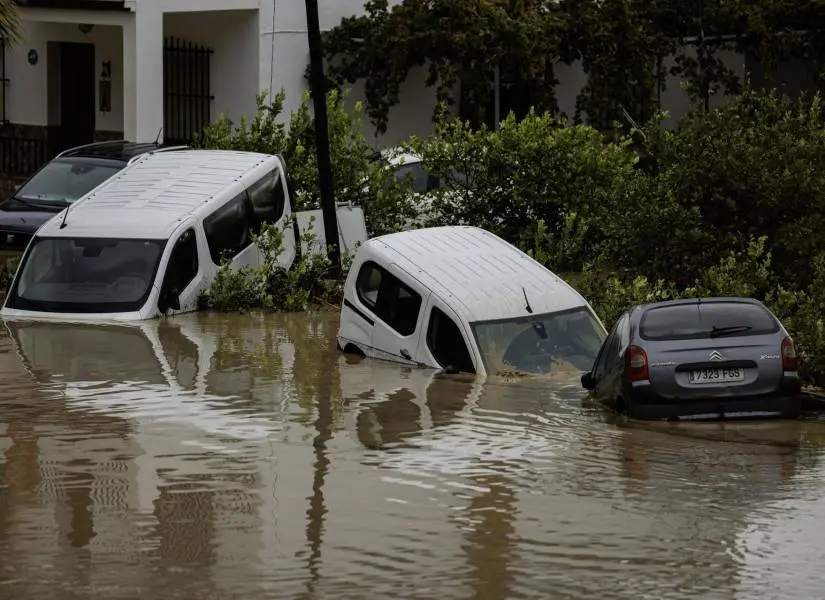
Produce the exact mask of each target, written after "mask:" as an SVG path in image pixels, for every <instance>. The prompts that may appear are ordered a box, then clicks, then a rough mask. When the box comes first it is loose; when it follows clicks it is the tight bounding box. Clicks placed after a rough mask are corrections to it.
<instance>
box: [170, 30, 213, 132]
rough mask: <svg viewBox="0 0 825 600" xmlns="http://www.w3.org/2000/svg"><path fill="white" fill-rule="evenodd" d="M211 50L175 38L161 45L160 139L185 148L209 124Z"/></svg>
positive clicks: (210, 108)
mask: <svg viewBox="0 0 825 600" xmlns="http://www.w3.org/2000/svg"><path fill="white" fill-rule="evenodd" d="M213 53H214V52H213V50H212V49H211V48H207V47H206V46H201V45H198V44H193V43H192V42H188V41H185V40H181V39H178V38H166V39H165V40H164V42H163V94H164V105H163V137H164V141H165V142H166V143H171V144H188V143H190V142H191V141H192V140H193V139H194V137H195V135H197V134H200V133H201V132H202V131H203V128H204V126H206V125H208V124H209V121H210V119H211V112H212V100H213V99H214V96H213V95H212V90H211V81H210V67H211V60H212V54H213Z"/></svg>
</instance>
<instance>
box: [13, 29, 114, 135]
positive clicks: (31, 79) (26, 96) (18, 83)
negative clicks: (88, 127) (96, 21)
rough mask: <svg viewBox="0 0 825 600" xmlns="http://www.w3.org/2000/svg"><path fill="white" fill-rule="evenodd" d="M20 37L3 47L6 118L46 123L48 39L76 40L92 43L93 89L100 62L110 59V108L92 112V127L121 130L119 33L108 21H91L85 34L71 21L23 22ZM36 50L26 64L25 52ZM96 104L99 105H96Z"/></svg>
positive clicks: (97, 85)
mask: <svg viewBox="0 0 825 600" xmlns="http://www.w3.org/2000/svg"><path fill="white" fill-rule="evenodd" d="M23 35H24V39H23V41H22V42H21V43H20V44H18V45H17V46H15V47H13V48H9V49H8V50H7V51H6V77H7V78H8V80H9V84H8V86H7V88H6V119H7V120H9V121H11V122H12V123H20V124H23V125H38V126H45V125H46V124H47V123H48V114H49V101H48V98H49V96H48V60H47V56H48V42H50V41H51V42H77V43H91V44H94V45H95V71H96V72H95V82H96V83H95V93H96V97H97V93H98V89H97V88H99V82H100V70H101V62H103V61H111V63H112V110H111V112H100V111H99V110H98V111H97V113H96V120H97V124H96V129H98V130H101V131H122V130H123V36H122V29H121V28H120V27H117V26H112V25H95V26H94V27H93V28H92V30H91V31H90V32H89V33H88V34H84V33H82V32H81V31H80V30H79V29H78V27H77V25H75V24H72V23H48V22H40V21H28V20H27V21H24V22H23ZM31 50H34V51H36V52H37V64H35V65H31V64H29V59H28V56H29V52H30V51H31ZM98 108H99V106H98Z"/></svg>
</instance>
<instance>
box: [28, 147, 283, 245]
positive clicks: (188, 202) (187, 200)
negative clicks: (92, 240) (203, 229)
mask: <svg viewBox="0 0 825 600" xmlns="http://www.w3.org/2000/svg"><path fill="white" fill-rule="evenodd" d="M276 165H280V160H279V159H278V157H276V156H273V155H269V154H258V153H254V152H236V151H230V150H177V151H175V152H158V153H148V154H145V155H143V156H140V157H139V158H138V159H137V160H135V162H133V163H132V164H131V165H130V166H128V167H126V168H125V169H123V170H121V171H120V172H118V173H116V174H115V175H114V176H112V177H111V178H109V179H108V180H106V181H105V182H103V183H102V184H101V185H99V186H98V187H97V188H95V189H94V190H92V191H91V192H89V193H88V194H87V195H85V196H83V197H82V198H80V199H79V200H77V201H76V202H75V203H74V204H72V205H71V206H70V207H69V209H68V215H66V227H65V228H64V229H60V223H61V222H62V220H63V215H64V214H65V212H66V211H63V212H61V213H59V214H57V215H55V216H54V217H53V218H52V219H51V220H49V221H48V222H47V223H45V224H44V225H43V226H42V227H41V229H40V230H39V231H38V232H37V234H36V235H37V236H39V237H119V238H138V239H140V238H143V239H167V238H168V237H169V236H170V235H171V234H172V232H173V231H174V230H175V228H176V227H177V226H178V225H179V224H180V222H181V221H182V220H184V219H186V218H187V217H189V216H190V215H193V214H195V213H197V212H198V211H199V210H204V211H210V212H211V208H210V207H209V204H210V203H212V201H213V200H215V199H218V198H219V197H220V198H219V199H220V200H224V199H226V198H227V196H228V197H233V196H235V194H237V193H240V191H241V189H242V187H244V186H246V185H249V184H250V183H253V182H254V181H255V180H256V179H258V178H259V177H260V176H261V175H263V174H264V173H266V172H267V171H269V170H271V169H272V168H274V167H275V166H276ZM227 190H228V194H224V193H223V192H225V191H227Z"/></svg>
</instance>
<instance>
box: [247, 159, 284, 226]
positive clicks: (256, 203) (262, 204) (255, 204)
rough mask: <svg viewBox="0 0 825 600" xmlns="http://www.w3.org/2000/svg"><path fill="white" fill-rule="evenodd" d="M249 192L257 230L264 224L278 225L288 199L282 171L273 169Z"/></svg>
mask: <svg viewBox="0 0 825 600" xmlns="http://www.w3.org/2000/svg"><path fill="white" fill-rule="evenodd" d="M248 192H249V201H250V204H251V205H252V214H253V221H254V224H255V229H256V230H258V229H260V227H261V225H262V224H264V223H270V224H275V223H277V222H278V220H279V219H280V218H281V217H282V216H283V213H284V205H285V201H284V200H285V198H286V191H285V190H284V182H283V180H282V179H281V170H280V169H273V170H272V171H270V172H269V173H267V174H266V175H264V176H263V177H262V178H261V179H260V180H258V181H257V182H255V183H253V184H252V185H251V186H249V189H248Z"/></svg>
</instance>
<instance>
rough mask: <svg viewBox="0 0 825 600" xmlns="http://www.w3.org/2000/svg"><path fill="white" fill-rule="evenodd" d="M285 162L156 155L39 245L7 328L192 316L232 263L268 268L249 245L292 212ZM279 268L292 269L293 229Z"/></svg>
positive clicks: (62, 220)
mask: <svg viewBox="0 0 825 600" xmlns="http://www.w3.org/2000/svg"><path fill="white" fill-rule="evenodd" d="M285 168H286V167H285V165H284V164H283V161H282V160H281V158H280V157H278V156H273V155H269V154H257V153H252V152H234V151H227V150H178V151H175V152H158V153H149V154H145V155H143V156H141V157H140V158H138V159H137V160H135V161H134V162H133V163H132V164H131V165H129V166H128V167H126V168H125V169H123V170H122V171H120V172H119V173H117V174H116V175H114V176H113V177H112V178H110V179H108V180H107V181H105V182H104V183H103V184H101V185H100V186H98V187H97V188H95V189H94V190H92V191H91V192H89V193H88V194H87V195H86V196H84V197H83V198H81V199H80V200H78V201H77V202H75V203H74V204H72V205H71V206H70V207H68V208H67V209H66V210H64V211H63V212H61V213H59V214H57V215H55V216H54V217H53V218H52V219H51V220H49V221H47V222H46V223H44V224H43V225H42V226H41V227H40V229H39V230H38V231H37V233H35V235H34V237H33V238H32V240H31V241H30V242H29V245H28V246H27V248H26V251H25V253H24V254H23V257H22V259H21V261H20V265H19V266H18V268H17V272H16V273H15V276H14V280H13V282H12V284H11V286H10V288H9V293H8V295H7V296H6V300H5V302H4V305H3V309H2V311H0V314H2V316H3V317H4V318H16V317H34V318H38V319H44V318H45V319H66V318H71V319H78V318H80V319H83V320H104V321H108V320H114V321H132V320H142V319H149V318H152V317H155V316H158V315H162V314H171V313H177V312H185V311H191V310H195V309H196V308H197V302H198V298H199V296H200V294H201V292H202V291H203V290H205V289H206V288H207V287H208V286H209V284H210V283H211V282H212V281H213V280H214V278H215V275H216V273H217V271H218V267H219V265H220V262H221V258H222V257H224V256H228V257H231V261H232V262H231V264H232V267H233V268H236V269H240V268H242V267H247V266H249V267H253V266H257V265H259V264H260V263H261V258H262V257H261V252H260V251H259V249H258V248H257V246H255V245H254V244H252V241H251V237H250V234H251V233H252V232H253V231H257V230H258V229H259V227H260V226H261V225H262V224H263V223H272V224H276V225H277V224H281V225H283V224H284V222H285V219H286V217H287V216H288V215H290V213H291V211H292V206H291V203H290V197H289V188H288V186H287V178H286V174H285ZM284 245H285V249H284V251H283V252H282V254H281V256H280V258H279V262H280V264H281V266H283V267H284V268H289V267H290V266H291V265H292V262H293V261H294V259H295V254H296V250H295V233H294V228H292V227H287V228H285V230H284Z"/></svg>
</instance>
